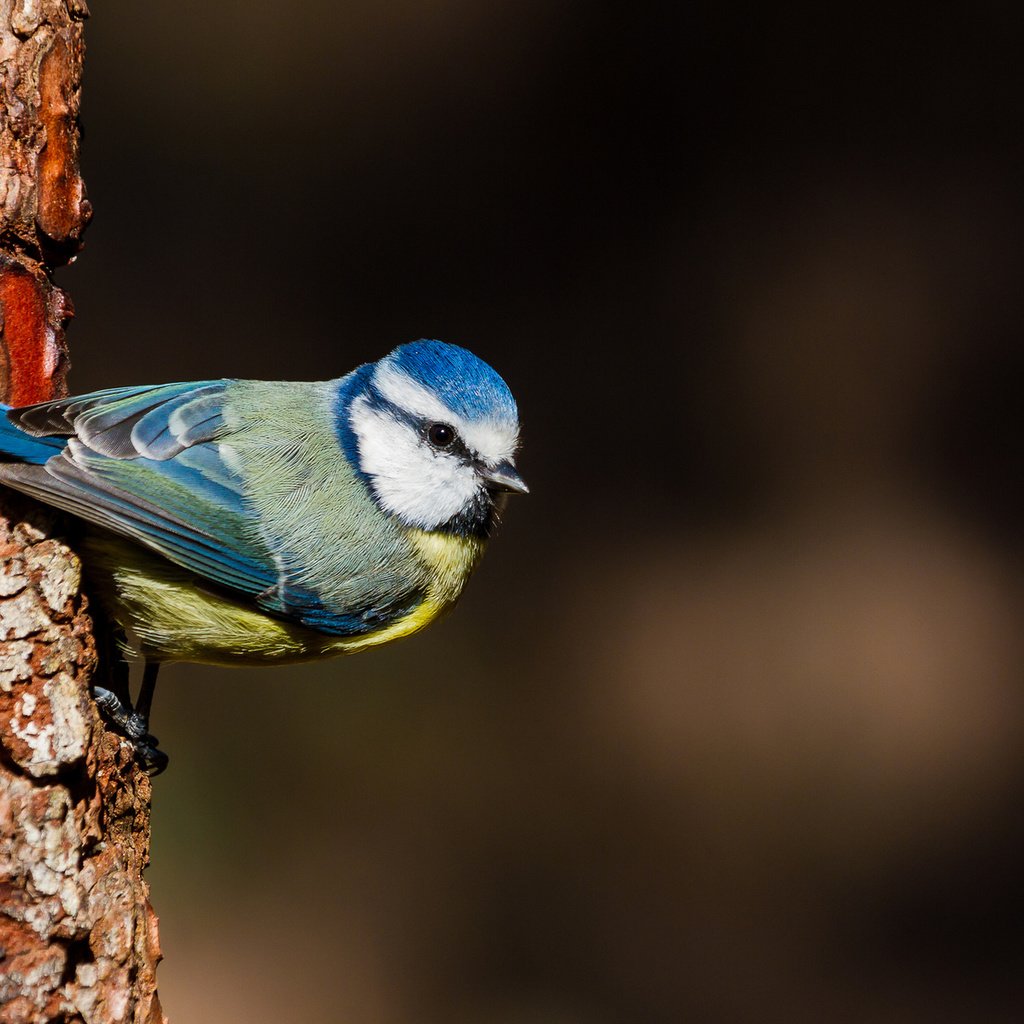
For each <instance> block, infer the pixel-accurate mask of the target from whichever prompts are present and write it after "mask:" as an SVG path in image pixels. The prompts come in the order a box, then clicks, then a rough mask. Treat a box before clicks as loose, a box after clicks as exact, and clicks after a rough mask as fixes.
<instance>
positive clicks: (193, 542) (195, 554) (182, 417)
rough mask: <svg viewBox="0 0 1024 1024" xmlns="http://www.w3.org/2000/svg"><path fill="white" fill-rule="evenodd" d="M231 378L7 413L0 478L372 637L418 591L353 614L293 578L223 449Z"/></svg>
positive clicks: (301, 614) (281, 604)
mask: <svg viewBox="0 0 1024 1024" xmlns="http://www.w3.org/2000/svg"><path fill="white" fill-rule="evenodd" d="M231 384H232V382H231V381H230V380H220V381H203V382H200V383H193V384H165V385H160V386H157V387H141V388H114V389H111V390H108V391H98V392H94V393H92V394H89V395H84V396H80V397H76V398H68V399H61V400H58V401H56V402H46V403H43V404H41V405H36V406H27V407H25V408H21V409H7V410H6V416H4V415H2V414H0V460H3V459H4V456H6V457H7V458H11V457H13V458H14V459H15V460H17V461H16V462H9V461H0V479H2V480H4V481H5V482H7V483H8V484H10V485H11V486H13V487H16V488H17V489H18V490H21V491H23V492H25V493H27V494H30V495H32V496H33V497H35V498H38V499H39V500H41V501H44V502H46V503H47V504H50V505H55V506H57V507H58V508H62V509H64V510H65V511H67V512H70V513H72V514H74V515H76V516H79V517H80V518H82V519H85V520H87V521H88V522H92V523H95V524H97V525H99V526H102V527H105V528H107V529H109V530H112V531H113V532H115V533H118V534H121V535H123V536H126V537H129V538H131V539H133V540H135V541H138V542H139V543H141V544H143V545H145V546H146V547H149V548H152V549H154V550H156V551H158V552H159V553H160V554H162V555H163V556H164V557H166V558H168V559H170V560H171V561H173V562H176V563H177V564H179V565H181V566H184V567H185V568H187V569H189V570H191V571H193V572H195V573H197V574H198V575H200V576H202V577H204V578H205V579H207V580H209V581H211V582H213V583H215V584H217V585H219V586H223V587H227V588H229V589H231V590H233V591H236V592H238V593H240V594H242V595H245V596H247V597H249V598H250V599H252V600H253V601H254V603H256V604H257V605H259V606H260V607H261V608H263V609H264V610H266V611H268V612H271V613H273V614H278V615H282V616H285V617H287V618H293V619H297V620H298V621H300V622H303V623H304V624H306V625H308V626H310V628H312V629H316V630H319V631H321V632H326V633H332V634H336V635H351V634H357V633H364V632H367V631H368V630H370V629H373V628H375V627H378V626H380V625H381V624H383V623H384V622H386V621H388V620H389V619H391V618H392V617H394V616H395V615H397V614H401V613H402V612H404V611H405V610H407V609H408V607H409V606H410V603H413V604H414V603H415V601H416V600H417V599H418V598H417V595H415V594H401V595H398V596H397V598H396V600H395V601H394V602H385V603H383V604H381V603H376V602H375V603H374V606H373V607H368V608H356V609H345V610H344V611H339V610H334V609H329V608H326V607H324V604H323V602H322V600H321V599H320V597H319V595H318V594H316V593H314V592H313V591H312V590H310V589H308V588H305V587H302V586H298V585H296V584H294V583H293V582H291V581H290V580H289V579H288V578H287V576H288V573H287V570H286V569H285V568H284V567H283V565H282V560H281V558H280V557H277V556H275V554H274V552H273V551H271V550H270V548H269V547H268V544H267V542H266V540H265V539H264V537H263V536H262V534H261V532H260V529H259V523H258V521H257V520H256V517H255V515H254V514H253V512H252V511H251V510H250V509H249V508H248V506H247V504H246V500H245V488H244V484H243V481H242V480H241V478H240V477H239V475H238V473H237V472H235V470H234V469H233V468H232V466H231V465H230V462H229V461H228V457H226V455H225V450H224V449H223V448H222V446H221V445H220V444H219V443H218V442H219V440H220V439H221V438H223V437H225V436H226V435H228V434H229V433H230V430H229V428H228V426H227V424H226V423H225V416H224V413H225V400H226V398H227V395H226V392H227V391H229V389H230V386H231Z"/></svg>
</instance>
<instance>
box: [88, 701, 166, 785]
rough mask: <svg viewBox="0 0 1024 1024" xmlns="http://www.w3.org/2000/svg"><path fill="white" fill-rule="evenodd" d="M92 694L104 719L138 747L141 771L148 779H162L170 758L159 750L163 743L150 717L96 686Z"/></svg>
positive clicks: (136, 748)
mask: <svg viewBox="0 0 1024 1024" xmlns="http://www.w3.org/2000/svg"><path fill="white" fill-rule="evenodd" d="M92 692H93V696H94V697H95V698H96V706H97V707H98V708H99V709H100V712H101V714H102V715H103V717H104V718H105V719H106V720H107V721H108V722H109V723H110V724H111V725H112V726H114V728H115V729H117V730H118V731H119V732H120V733H122V735H124V736H125V737H126V738H127V739H129V740H130V741H131V743H132V745H133V746H134V747H135V756H136V758H137V759H138V762H139V767H140V768H141V769H142V770H143V771H144V772H145V773H146V774H147V775H159V774H160V773H161V772H162V771H163V770H164V769H165V768H166V767H167V764H168V762H169V760H170V758H168V756H167V755H166V754H165V753H164V752H163V751H162V750H160V749H159V748H158V744H159V743H160V741H159V740H158V739H157V738H156V737H155V736H154V735H153V734H152V733H150V731H149V721H148V720H147V718H146V716H145V715H143V714H140V713H139V712H138V711H136V710H135V709H134V708H131V707H125V705H124V704H123V703H122V702H121V699H120V698H119V697H118V696H117V694H115V693H114V692H113V691H111V690H107V689H105V688H104V687H102V686H94V687H93V688H92Z"/></svg>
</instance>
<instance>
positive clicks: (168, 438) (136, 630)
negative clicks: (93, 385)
mask: <svg viewBox="0 0 1024 1024" xmlns="http://www.w3.org/2000/svg"><path fill="white" fill-rule="evenodd" d="M519 433H520V426H519V412H518V408H517V406H516V402H515V399H514V398H513V397H512V393H511V391H510V390H509V388H508V385H507V384H506V383H505V381H504V380H503V379H502V378H501V377H500V376H499V375H498V373H497V372H496V371H495V370H493V369H492V368H491V367H490V366H489V365H488V364H487V363H485V362H484V361H483V360H481V359H480V358H478V357H477V356H475V355H474V354H473V353H471V352H470V351H469V350H467V349H465V348H462V347H460V346H457V345H453V344H448V343H446V342H442V341H436V340H427V339H423V340H420V341H414V342H410V343H408V344H404V345H400V346H398V347H397V348H395V349H394V350H393V351H391V352H390V353H389V354H388V355H386V356H384V357H383V358H381V359H379V360H378V361H377V362H373V363H365V364H363V365H361V366H359V367H357V368H356V369H354V370H352V371H351V372H350V373H348V374H346V375H345V376H343V377H340V378H337V379H334V380H328V381H319V382H294V381H258V380H240V379H233V378H229V379H220V380H206V381H197V382H191V383H175V384H158V385H150V386H141V387H115V388H110V389H107V390H102V391H95V392H92V393H90V394H84V395H79V396H74V397H69V398H60V399H57V400H55V401H49V402H43V403H41V404H36V405H29V406H23V407H18V408H12V407H9V406H0V483H2V484H4V485H6V486H8V487H10V488H13V489H14V490H17V491H20V492H22V493H24V494H26V495H28V496H30V497H31V498H33V499H36V500H38V501H40V502H44V503H46V504H48V505H51V506H54V507H55V508H57V509H60V510H62V511H64V512H66V513H70V514H71V515H72V516H73V517H75V518H76V519H77V520H80V521H81V522H82V523H83V524H84V528H83V530H82V535H81V539H80V543H79V551H80V553H81V556H82V563H83V567H84V570H85V574H86V579H87V583H88V586H89V588H90V592H92V593H94V594H95V595H96V599H97V601H98V603H99V605H100V609H101V611H102V613H103V614H104V615H105V616H107V617H108V618H109V619H110V620H111V621H112V623H114V624H116V627H117V628H118V629H119V630H121V631H128V632H129V633H130V634H131V635H132V636H133V637H134V638H135V643H136V645H137V649H138V654H139V655H141V658H142V659H143V663H144V672H143V681H142V690H141V692H140V696H139V699H138V701H137V702H136V706H135V708H134V709H129V708H125V707H124V705H123V704H122V702H121V701H120V699H119V698H117V697H115V696H114V694H113V693H112V692H111V691H109V690H106V689H105V688H102V687H96V688H95V692H96V694H97V699H98V700H99V701H100V704H101V707H102V708H103V709H104V710H105V711H107V712H108V713H109V715H110V717H111V718H112V720H113V721H115V723H117V724H119V725H121V726H122V727H123V729H124V730H126V732H127V734H128V735H129V736H130V738H132V739H134V740H135V741H137V744H138V746H139V749H140V750H141V751H142V752H143V755H144V757H149V758H150V760H151V761H154V760H155V762H156V763H155V764H149V765H148V767H147V770H151V773H153V774H155V771H156V770H162V767H163V766H165V764H166V755H163V753H162V751H157V750H156V740H155V737H152V736H151V735H150V734H149V732H148V720H149V713H150V709H151V705H152V697H153V691H154V689H155V686H156V677H157V673H158V671H159V667H160V666H161V665H162V664H165V663H170V662H200V663H208V664H219V665H267V664H288V663H294V662H300V661H308V660H313V659H319V658H325V657H331V656H334V655H337V654H347V653H353V652H357V651H361V650H364V649H367V648H371V647H375V646H378V645H380V644H384V643H388V642H390V641H392V640H397V639H399V638H401V637H406V636H409V635H410V634H412V633H415V632H417V631H418V630H420V629H422V628H423V627H425V626H427V625H428V624H430V623H431V622H433V621H434V620H435V619H437V618H438V616H439V615H441V614H443V613H444V612H446V611H448V610H449V609H450V608H451V607H452V606H453V605H454V604H455V602H456V601H457V599H458V598H459V596H460V594H461V593H462V590H463V587H464V586H465V584H466V581H467V579H468V578H469V576H470V574H471V573H472V571H473V570H474V569H475V567H476V566H477V564H478V562H479V560H480V557H481V555H482V554H483V551H484V548H485V546H486V544H487V541H488V539H489V538H490V536H491V535H492V533H493V532H494V529H495V526H496V524H497V521H498V518H499V515H500V512H501V510H502V508H503V505H504V498H505V496H506V495H507V494H509V493H516V492H518V493H527V492H528V488H527V486H526V484H525V482H524V481H523V478H522V476H521V475H520V473H519V471H518V469H517V468H516V462H515V459H516V454H517V452H518V449H519ZM125 671H127V667H125ZM161 759H162V760H161ZM153 769H155V770H153Z"/></svg>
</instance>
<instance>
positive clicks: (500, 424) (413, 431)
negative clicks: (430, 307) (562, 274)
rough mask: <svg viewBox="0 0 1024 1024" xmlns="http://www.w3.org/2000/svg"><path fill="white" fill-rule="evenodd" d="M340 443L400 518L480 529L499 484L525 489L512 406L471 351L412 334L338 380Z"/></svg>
mask: <svg viewBox="0 0 1024 1024" xmlns="http://www.w3.org/2000/svg"><path fill="white" fill-rule="evenodd" d="M340 397H341V407H340V409H339V412H340V416H341V420H342V422H341V429H342V437H343V441H345V442H346V444H345V447H346V451H347V452H348V454H349V457H350V458H351V459H352V461H353V463H354V464H355V465H356V468H357V469H358V471H359V472H360V474H361V475H362V477H363V479H364V480H365V481H366V483H367V485H368V486H369V488H370V491H371V493H372V494H373V496H374V498H375V500H376V501H377V503H378V505H379V506H380V507H381V508H382V509H383V510H384V511H386V512H388V513H389V514H391V515H394V516H397V517H398V518H399V519H400V520H401V521H402V522H403V523H405V524H406V525H407V526H415V527H419V528H421V529H424V530H447V531H449V532H453V533H460V534H472V535H475V536H486V535H487V534H488V533H489V531H490V530H491V528H492V526H493V524H494V518H495V504H496V499H497V498H498V497H499V496H500V495H501V494H502V493H503V492H509V491H514V492H519V493H524V494H525V493H526V491H527V487H526V484H525V483H524V482H523V479H522V477H521V476H520V475H519V473H518V472H517V470H516V467H515V463H514V461H513V459H514V456H515V452H516V448H517V446H518V444H519V413H518V410H517V409H516V403H515V399H513V397H512V393H511V392H510V391H509V389H508V386H507V385H506V384H505V382H504V381H503V380H502V379H501V377H499V376H498V374H497V373H495V372H494V370H492V369H491V368H490V367H489V366H488V365H487V364H486V363H485V362H483V360H481V359H478V358H477V357H476V356H475V355H473V353H472V352H468V351H466V349H464V348H459V347H458V346H456V345H448V344H445V343H444V342H441V341H414V342H412V343H410V344H408V345H402V346H400V347H399V348H396V349H395V350H394V351H393V352H391V353H390V354H389V355H387V356H385V357H384V358H383V359H381V360H379V361H378V362H376V363H370V364H368V365H366V366H363V367H360V369H359V370H357V371H355V373H353V374H351V375H350V376H349V377H348V378H346V380H345V381H344V382H343V385H342V393H341V396H340Z"/></svg>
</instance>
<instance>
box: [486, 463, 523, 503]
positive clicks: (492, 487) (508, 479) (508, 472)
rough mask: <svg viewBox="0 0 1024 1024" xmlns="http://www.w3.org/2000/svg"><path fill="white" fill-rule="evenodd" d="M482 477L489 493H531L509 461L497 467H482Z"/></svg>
mask: <svg viewBox="0 0 1024 1024" xmlns="http://www.w3.org/2000/svg"><path fill="white" fill-rule="evenodd" d="M480 476H482V477H483V479H484V481H485V483H486V484H487V489H488V490H489V491H511V492H513V493H514V494H529V493H530V488H529V487H527V486H526V481H525V480H524V479H523V478H522V477H521V476H520V475H519V471H518V470H517V469H516V467H515V466H513V465H512V463H511V461H510V460H508V459H506V460H505V461H504V462H499V463H498V465H496V466H481V467H480Z"/></svg>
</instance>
